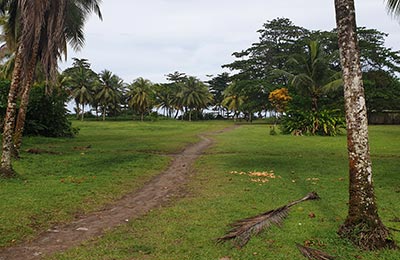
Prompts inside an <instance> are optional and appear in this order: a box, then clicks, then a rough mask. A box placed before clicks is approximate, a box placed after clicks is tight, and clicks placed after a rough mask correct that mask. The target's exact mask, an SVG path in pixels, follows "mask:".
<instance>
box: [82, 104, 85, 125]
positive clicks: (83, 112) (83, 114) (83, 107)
mask: <svg viewBox="0 0 400 260" xmlns="http://www.w3.org/2000/svg"><path fill="white" fill-rule="evenodd" d="M84 117H85V103H82V114H81V121H83V118H84Z"/></svg>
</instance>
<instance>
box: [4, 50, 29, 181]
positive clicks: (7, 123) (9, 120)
mask: <svg viewBox="0 0 400 260" xmlns="http://www.w3.org/2000/svg"><path fill="white" fill-rule="evenodd" d="M23 51H24V46H23V44H21V45H20V46H19V47H18V50H17V54H16V57H15V64H14V70H13V75H12V81H11V86H10V92H9V93H8V100H7V110H6V115H5V118H4V128H3V144H2V154H1V162H0V174H1V176H3V177H13V176H15V172H14V170H13V168H12V164H11V157H12V151H13V146H14V144H13V132H14V123H15V117H16V112H17V95H18V90H19V86H20V83H21V78H22V77H21V76H22V62H23V61H22V57H21V56H22V55H21V53H22V52H23Z"/></svg>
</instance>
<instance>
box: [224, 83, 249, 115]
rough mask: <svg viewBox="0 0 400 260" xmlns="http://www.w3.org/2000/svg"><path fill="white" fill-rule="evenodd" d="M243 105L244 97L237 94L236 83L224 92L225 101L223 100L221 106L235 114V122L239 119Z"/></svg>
mask: <svg viewBox="0 0 400 260" xmlns="http://www.w3.org/2000/svg"><path fill="white" fill-rule="evenodd" d="M243 103H244V97H243V96H241V95H240V94H239V93H238V92H237V90H236V83H235V82H232V83H231V84H230V85H229V86H228V87H227V88H226V89H225V90H224V99H223V100H222V103H221V105H222V106H223V107H225V108H226V109H227V110H229V111H232V112H233V121H235V122H236V120H237V117H238V112H239V109H240V107H241V106H242V105H243Z"/></svg>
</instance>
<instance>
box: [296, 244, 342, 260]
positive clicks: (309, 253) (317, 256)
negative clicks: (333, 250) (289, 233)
mask: <svg viewBox="0 0 400 260" xmlns="http://www.w3.org/2000/svg"><path fill="white" fill-rule="evenodd" d="M296 246H297V248H298V249H299V251H300V253H301V254H302V255H303V256H304V257H306V258H308V259H310V260H333V259H335V257H334V256H331V255H328V254H327V253H325V252H322V251H321V250H318V249H314V248H310V247H305V246H302V245H300V244H297V243H296Z"/></svg>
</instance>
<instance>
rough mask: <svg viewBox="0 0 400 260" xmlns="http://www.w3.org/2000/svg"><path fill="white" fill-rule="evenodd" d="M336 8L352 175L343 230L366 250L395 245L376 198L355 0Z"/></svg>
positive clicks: (394, 5) (395, 6) (392, 4)
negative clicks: (382, 218)
mask: <svg viewBox="0 0 400 260" xmlns="http://www.w3.org/2000/svg"><path fill="white" fill-rule="evenodd" d="M388 6H389V8H391V9H390V10H393V12H394V13H398V11H399V1H390V0H389V1H388ZM335 10H336V23H337V30H338V42H339V51H340V63H341V66H342V71H343V82H344V97H345V111H346V124H347V140H348V142H347V149H348V158H349V178H350V185H349V210H348V216H347V218H346V220H345V223H344V224H343V225H341V227H340V229H339V234H340V235H341V236H342V237H344V238H347V239H349V240H350V241H352V242H353V243H354V244H355V245H357V246H359V247H360V248H362V249H366V250H375V249H381V248H386V247H395V243H394V241H393V240H392V239H390V233H389V231H388V229H387V228H386V227H385V226H384V225H383V223H382V221H381V219H380V217H379V215H378V208H377V205H376V202H375V194H374V186H373V181H372V166H371V158H370V150H369V142H368V122H367V112H366V111H367V109H366V105H365V96H364V87H363V81H362V71H361V64H360V50H359V47H358V40H357V34H356V18H355V8H354V0H335Z"/></svg>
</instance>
